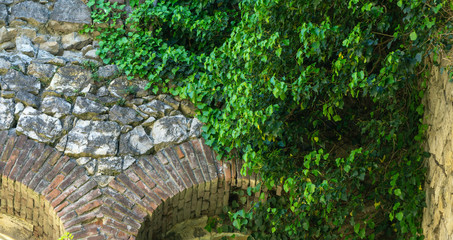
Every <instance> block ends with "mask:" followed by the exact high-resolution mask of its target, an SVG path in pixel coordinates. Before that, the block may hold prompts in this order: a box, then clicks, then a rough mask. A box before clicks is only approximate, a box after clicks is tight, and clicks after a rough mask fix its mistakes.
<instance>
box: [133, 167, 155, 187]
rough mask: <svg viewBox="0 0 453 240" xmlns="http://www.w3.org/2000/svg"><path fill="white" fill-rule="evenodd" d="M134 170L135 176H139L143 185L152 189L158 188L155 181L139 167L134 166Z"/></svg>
mask: <svg viewBox="0 0 453 240" xmlns="http://www.w3.org/2000/svg"><path fill="white" fill-rule="evenodd" d="M132 170H134V172H135V174H137V175H138V176H139V178H140V180H141V181H143V183H145V184H146V185H147V186H148V187H149V188H150V189H152V188H154V187H155V186H156V184H155V183H154V182H153V180H152V179H151V178H150V177H149V176H148V175H147V174H146V173H145V172H144V171H143V170H142V169H141V168H140V167H139V166H138V165H134V166H133V167H132Z"/></svg>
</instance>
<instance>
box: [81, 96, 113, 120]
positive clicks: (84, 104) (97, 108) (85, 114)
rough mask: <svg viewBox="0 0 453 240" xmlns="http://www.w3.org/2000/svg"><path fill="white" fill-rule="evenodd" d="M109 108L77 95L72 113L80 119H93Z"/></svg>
mask: <svg viewBox="0 0 453 240" xmlns="http://www.w3.org/2000/svg"><path fill="white" fill-rule="evenodd" d="M108 110H109V109H108V108H107V107H104V106H103V105H102V104H99V103H97V102H95V101H92V100H89V99H88V98H84V97H77V99H76V102H75V104H74V109H73V114H74V115H75V116H77V117H79V118H82V119H94V118H96V117H97V116H98V115H101V114H104V113H107V111H108Z"/></svg>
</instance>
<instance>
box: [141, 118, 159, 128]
mask: <svg viewBox="0 0 453 240" xmlns="http://www.w3.org/2000/svg"><path fill="white" fill-rule="evenodd" d="M155 121H156V118H154V117H149V118H148V119H146V121H144V122H143V123H142V126H144V127H151V126H153V125H154V122H155Z"/></svg>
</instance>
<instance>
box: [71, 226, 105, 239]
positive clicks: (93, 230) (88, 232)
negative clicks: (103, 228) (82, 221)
mask: <svg viewBox="0 0 453 240" xmlns="http://www.w3.org/2000/svg"><path fill="white" fill-rule="evenodd" d="M98 228H99V227H98V226H96V225H90V226H84V229H83V230H81V231H79V232H75V233H73V236H74V239H80V238H87V237H89V236H96V235H99V229H98Z"/></svg>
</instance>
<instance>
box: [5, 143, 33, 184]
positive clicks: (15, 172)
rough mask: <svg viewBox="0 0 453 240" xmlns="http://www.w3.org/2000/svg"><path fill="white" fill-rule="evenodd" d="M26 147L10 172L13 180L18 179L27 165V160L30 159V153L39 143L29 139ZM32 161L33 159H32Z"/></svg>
mask: <svg viewBox="0 0 453 240" xmlns="http://www.w3.org/2000/svg"><path fill="white" fill-rule="evenodd" d="M25 145H26V146H25V149H23V150H22V151H21V153H20V155H19V157H18V159H17V160H16V163H15V164H14V167H13V168H12V170H11V173H10V178H11V179H13V180H16V179H17V177H18V176H19V174H20V172H21V170H22V168H24V166H25V165H26V163H27V161H29V157H28V156H29V154H30V152H32V150H33V148H34V147H35V146H36V145H37V144H36V143H35V142H33V141H27V142H26V144H25ZM31 161H32V160H31Z"/></svg>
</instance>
